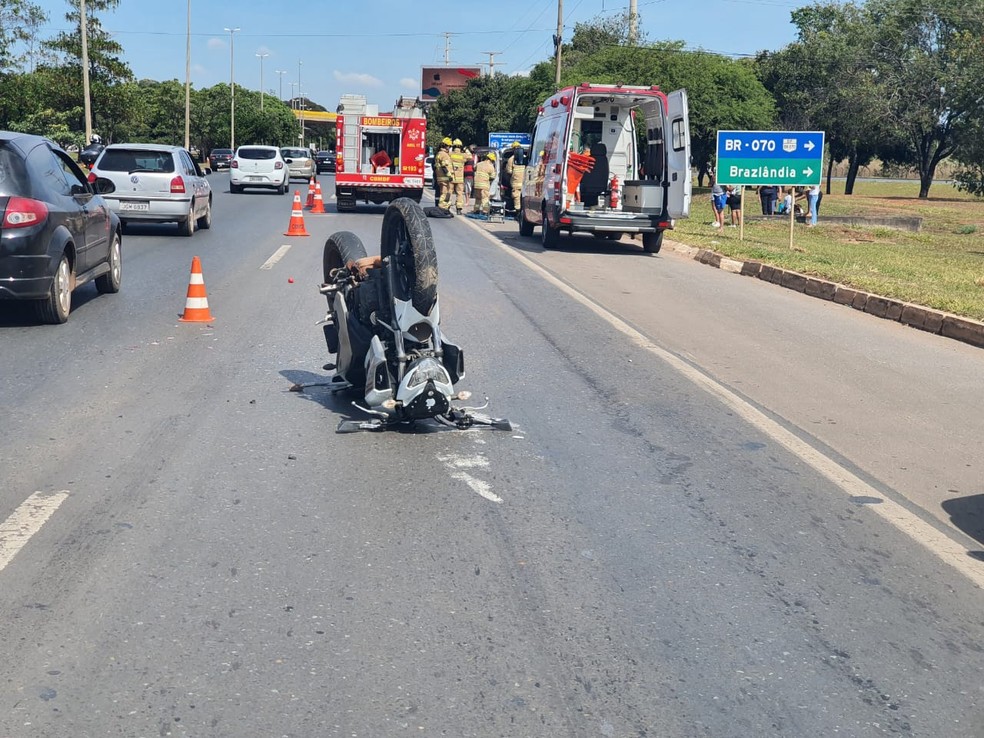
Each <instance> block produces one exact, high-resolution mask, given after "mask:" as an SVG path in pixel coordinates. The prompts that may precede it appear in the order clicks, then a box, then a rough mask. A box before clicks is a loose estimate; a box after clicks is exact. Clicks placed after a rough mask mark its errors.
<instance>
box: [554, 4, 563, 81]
mask: <svg viewBox="0 0 984 738" xmlns="http://www.w3.org/2000/svg"><path fill="white" fill-rule="evenodd" d="M553 40H554V48H555V49H556V50H557V72H556V74H555V75H554V84H555V85H557V87H560V48H561V46H562V45H563V43H564V0H557V35H556V36H554V38H553Z"/></svg>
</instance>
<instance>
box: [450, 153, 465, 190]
mask: <svg viewBox="0 0 984 738" xmlns="http://www.w3.org/2000/svg"><path fill="white" fill-rule="evenodd" d="M451 164H452V165H453V172H452V175H451V178H452V179H453V180H454V181H455V182H464V181H465V155H464V153H463V152H462V151H461V149H459V148H454V149H452V150H451Z"/></svg>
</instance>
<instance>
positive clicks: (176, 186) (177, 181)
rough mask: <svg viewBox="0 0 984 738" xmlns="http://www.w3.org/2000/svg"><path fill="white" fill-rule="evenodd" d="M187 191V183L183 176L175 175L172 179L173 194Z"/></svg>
mask: <svg viewBox="0 0 984 738" xmlns="http://www.w3.org/2000/svg"><path fill="white" fill-rule="evenodd" d="M184 191H185V183H184V180H183V179H181V177H174V178H172V179H171V194H172V195H175V194H183V193H184Z"/></svg>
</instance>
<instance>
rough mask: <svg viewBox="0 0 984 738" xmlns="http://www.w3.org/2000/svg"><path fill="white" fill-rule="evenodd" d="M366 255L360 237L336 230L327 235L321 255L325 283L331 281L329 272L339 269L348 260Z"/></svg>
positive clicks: (362, 257) (355, 259)
mask: <svg viewBox="0 0 984 738" xmlns="http://www.w3.org/2000/svg"><path fill="white" fill-rule="evenodd" d="M365 257H366V247H365V245H363V243H362V239H360V238H359V237H358V236H356V235H355V234H354V233H351V232H349V231H338V232H337V233H332V234H331V235H330V236H328V240H327V241H325V250H324V254H323V256H322V263H323V269H324V277H325V284H327V283H329V282H331V273H332V271H333V270H335V269H341V268H342V267H343V266H345V265H346V264H348V263H349V262H350V261H357V260H358V259H364V258H365Z"/></svg>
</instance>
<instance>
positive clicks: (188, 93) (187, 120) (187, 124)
mask: <svg viewBox="0 0 984 738" xmlns="http://www.w3.org/2000/svg"><path fill="white" fill-rule="evenodd" d="M189 148H191V0H188V35H187V38H186V40H185V150H187V149H189Z"/></svg>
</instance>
